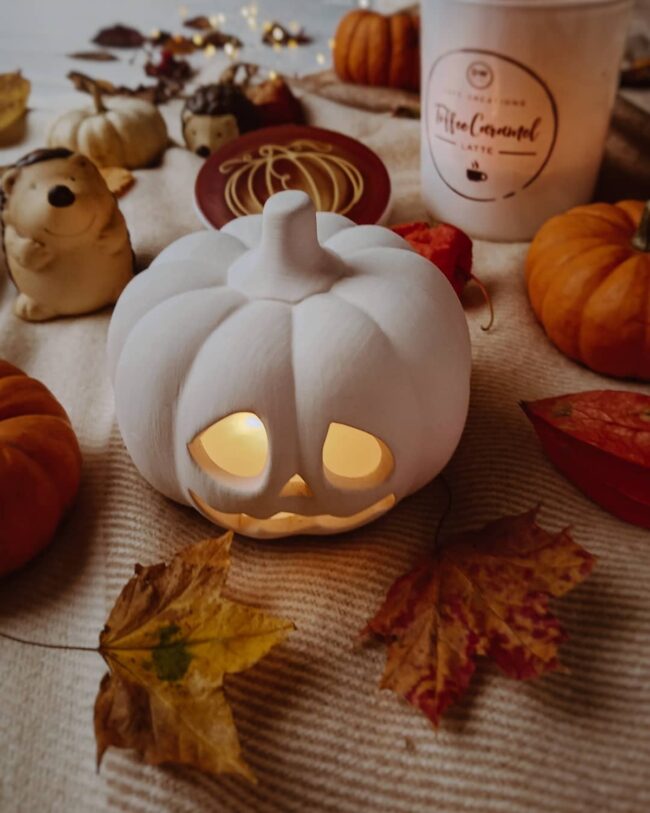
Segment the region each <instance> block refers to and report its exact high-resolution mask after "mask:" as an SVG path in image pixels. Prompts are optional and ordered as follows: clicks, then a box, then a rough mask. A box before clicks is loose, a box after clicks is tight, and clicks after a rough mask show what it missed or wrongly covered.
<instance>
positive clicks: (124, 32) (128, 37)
mask: <svg viewBox="0 0 650 813" xmlns="http://www.w3.org/2000/svg"><path fill="white" fill-rule="evenodd" d="M145 40H146V37H144V36H143V35H142V34H141V33H140V32H139V31H138V30H137V29H136V28H131V26H130V25H120V24H118V25H112V26H110V27H109V28H102V29H101V30H100V31H98V32H97V34H95V36H94V37H93V42H96V43H97V45H107V46H108V47H109V48H140V47H141V46H142V45H144V43H145Z"/></svg>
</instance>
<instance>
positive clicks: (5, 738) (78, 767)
mask: <svg viewBox="0 0 650 813" xmlns="http://www.w3.org/2000/svg"><path fill="white" fill-rule="evenodd" d="M305 100H306V104H307V106H308V108H309V113H310V119H311V121H312V123H314V124H318V125H321V126H324V127H332V128H336V129H343V130H345V131H346V132H348V133H350V134H352V135H354V136H356V137H358V138H360V139H361V140H363V141H364V142H365V143H366V144H367V145H368V146H369V147H371V148H372V149H374V150H376V151H377V152H378V153H379V154H380V155H381V156H382V158H383V159H384V161H385V162H386V164H387V166H388V168H389V170H390V173H391V177H392V181H393V185H394V204H395V205H394V209H393V215H392V221H393V222H399V221H403V220H406V219H411V218H416V217H421V216H423V215H424V212H423V210H422V208H421V204H420V198H419V172H418V152H419V150H418V141H419V123H418V122H417V121H410V120H399V119H395V118H391V117H389V116H387V115H380V114H377V113H369V112H367V111H360V110H354V109H352V108H349V107H342V106H341V105H340V104H338V103H335V102H333V101H331V100H325V99H323V98H322V97H319V96H316V95H309V96H307V97H306V99H305ZM166 115H167V116H168V117H169V121H170V122H177V120H178V108H177V107H176V108H175V107H174V106H173V105H172V106H171V107H170V108H169V109H168V110H167V111H166ZM36 138H37V136H36ZM616 139H619V146H618V147H617V150H618V152H617V153H616V154H617V155H618V156H623V157H622V158H621V159H620V160H619V164H620V163H622V164H623V165H624V166H626V167H627V168H628V169H629V166H630V161H629V154H628V159H626V158H625V155H624V152H621V149H622V148H621V144H622V145H623V147H625V149H629V150H632V152H634V149H635V148H634V145H633V144H632V145H631V146H630V144H629V143H628V142H626V141H625V134H624V133H623V134H621V133H617V134H615V140H616ZM621 139H622V141H621ZM611 143H613V142H611ZM615 146H616V145H615ZM630 154H631V153H630ZM614 163H616V162H614ZM199 166H200V160H199V159H198V158H196V156H193V155H191V154H190V153H188V152H187V151H185V150H183V149H180V148H177V147H176V148H172V149H170V150H169V151H168V152H167V154H166V156H165V159H164V164H163V165H162V167H160V168H159V169H156V170H146V171H141V172H138V173H136V174H137V178H138V180H137V184H136V186H135V187H134V188H133V189H132V190H131V191H130V192H129V193H128V194H127V195H126V197H124V198H123V199H122V201H121V202H120V205H121V208H122V210H123V212H124V214H125V216H126V219H127V222H128V225H129V228H130V231H131V235H132V238H133V243H134V247H135V250H136V252H137V255H138V260H139V263H140V265H146V264H147V262H148V261H149V260H150V259H151V258H152V257H153V256H155V254H156V253H157V252H158V251H159V250H160V249H161V248H162V247H164V246H165V245H167V244H168V243H169V242H170V241H172V240H174V239H175V238H177V237H179V236H180V235H183V234H185V233H187V232H189V231H193V230H195V229H197V228H199V226H200V224H199V222H198V220H197V218H196V216H195V215H194V213H193V209H192V190H193V183H194V177H195V175H196V172H197V169H198V167H199ZM634 174H635V175H636V176H637V177H638V174H639V170H636V171H635V173H634ZM525 253H526V245H521V244H519V245H494V244H488V243H477V244H476V245H475V256H476V264H475V270H476V272H477V274H479V275H480V277H481V278H482V280H483V281H484V282H485V283H486V284H487V286H488V287H489V289H490V291H491V293H492V297H493V299H494V306H495V309H496V322H495V325H494V328H493V329H492V330H491V331H490V332H489V333H484V332H482V331H481V330H480V325H481V323H482V322H483V321H484V320H485V319H486V314H485V312H484V308H483V306H482V304H481V300H480V296H479V295H478V291H477V290H473V289H472V287H471V286H470V288H469V289H468V290H467V292H466V295H465V297H464V304H465V309H466V313H467V318H468V321H469V324H470V329H471V334H472V341H473V354H474V373H473V381H472V399H471V409H470V414H469V420H468V423H467V428H466V430H465V433H464V436H463V439H462V442H461V444H460V447H459V449H458V451H457V453H456V454H455V456H454V458H453V460H452V462H451V464H450V465H449V467H448V470H447V473H446V477H447V479H448V480H449V482H450V484H451V489H452V491H453V505H452V511H451V516H450V518H449V521H448V523H447V530H448V531H449V532H452V531H454V530H461V529H468V528H472V527H476V526H479V525H481V524H483V523H485V522H486V521H488V520H490V519H493V518H496V517H498V516H500V515H503V514H506V513H515V512H520V511H523V510H525V509H527V508H529V507H531V506H534V505H536V504H537V503H540V502H541V503H542V509H541V513H540V521H541V523H542V525H544V526H545V527H547V528H549V529H552V530H558V529H560V528H562V527H564V526H567V525H571V526H572V528H573V534H574V536H575V538H576V540H577V541H578V542H579V543H581V544H582V545H584V546H585V547H586V548H588V549H589V550H590V551H592V552H593V553H594V554H596V555H597V556H598V557H599V562H598V565H597V567H596V570H595V572H594V574H593V575H592V577H591V578H589V579H588V580H587V582H586V583H585V584H584V585H582V586H581V587H579V588H578V589H576V590H575V591H574V592H573V593H571V594H570V595H569V596H568V597H567V598H566V599H564V600H563V601H562V602H561V604H560V606H559V610H558V611H559V615H560V618H561V620H562V622H563V624H564V625H565V626H566V628H567V630H568V631H569V633H570V639H569V641H568V642H567V643H566V644H565V645H564V647H563V654H562V657H563V661H564V663H565V665H566V666H567V667H568V669H569V672H568V673H566V674H559V673H558V674H553V675H552V676H550V677H545V678H543V679H541V680H537V681H533V682H522V683H518V682H514V681H510V680H507V679H506V678H504V677H503V676H502V675H501V674H500V673H499V672H498V671H497V670H496V669H495V668H493V667H492V666H490V665H488V664H487V663H485V664H482V665H481V666H480V668H479V670H478V672H477V675H476V677H475V679H474V681H473V683H472V687H471V690H470V692H469V694H468V696H467V697H466V698H465V699H464V700H463V702H462V703H460V704H459V705H457V706H456V707H454V708H453V709H452V710H451V712H450V713H449V714H448V716H447V718H446V719H445V720H444V721H443V723H442V725H441V727H440V729H439V730H438V731H434V730H433V729H432V727H431V726H430V724H429V723H428V721H427V720H426V719H425V718H424V717H423V716H422V715H420V714H418V713H417V712H416V711H415V710H414V709H412V708H411V707H409V706H407V705H406V704H405V703H403V702H401V701H399V700H398V699H397V698H396V697H395V696H393V695H392V694H389V693H387V692H382V691H380V690H379V689H378V688H377V683H378V680H379V677H380V674H381V672H382V668H383V661H384V652H383V651H382V650H381V649H380V648H373V647H370V648H367V649H355V647H354V639H355V636H356V634H357V632H358V631H359V630H360V629H361V628H362V627H363V625H364V623H365V621H366V620H367V619H368V617H369V616H370V615H371V614H372V613H373V612H374V611H375V609H376V608H377V607H378V604H379V602H380V601H381V599H382V596H383V594H384V592H385V591H386V589H387V587H388V586H389V584H390V583H391V581H392V580H393V579H394V578H395V577H396V576H398V575H399V574H400V573H402V572H404V571H405V570H406V569H408V568H409V566H410V565H411V564H413V563H414V562H415V560H416V559H417V557H418V556H419V555H420V554H422V552H424V551H425V550H426V549H427V547H428V546H430V544H431V541H432V535H433V531H434V526H435V523H436V520H437V518H438V516H439V513H440V511H441V508H442V505H443V503H444V498H443V496H442V493H441V491H440V490H439V488H438V487H436V486H435V484H434V485H433V486H431V487H429V488H427V489H425V490H424V491H423V492H421V493H419V494H417V495H415V496H414V497H411V498H410V499H408V500H406V501H405V502H404V503H403V504H401V505H400V506H398V508H397V509H396V510H394V511H392V512H391V513H389V514H388V515H386V516H385V517H384V518H383V519H381V520H380V521H378V522H376V523H375V524H373V525H370V526H368V527H366V528H363V529H361V530H359V531H356V532H354V533H350V534H347V535H344V536H341V537H336V538H332V539H323V538H318V539H310V538H301V539H296V540H293V541H285V542H282V541H280V542H277V541H276V542H256V541H252V540H248V539H237V541H236V543H235V545H234V549H233V560H234V561H233V568H232V573H231V576H230V580H229V590H230V594H231V595H232V596H233V597H234V598H235V599H237V600H240V601H243V602H247V603H250V604H253V605H256V606H258V607H262V608H264V609H266V610H269V611H271V612H273V613H277V614H280V615H282V616H285V617H288V618H292V619H293V620H294V621H295V622H296V625H297V630H296V632H295V633H294V634H292V635H291V636H290V637H289V639H288V641H287V642H286V643H285V644H283V645H281V646H280V647H278V648H277V649H276V650H274V651H273V652H272V653H271V654H270V655H269V656H268V657H267V658H266V659H264V660H263V661H262V662H261V663H260V664H259V665H258V666H256V667H255V668H253V669H252V670H250V671H249V672H246V673H245V674H242V675H240V676H237V677H233V678H232V679H231V680H229V681H228V682H227V693H228V697H229V699H230V701H231V702H232V706H233V709H234V715H235V718H236V721H237V725H238V728H239V731H240V734H241V739H242V745H243V751H244V756H245V758H246V759H247V760H248V762H249V763H250V765H251V767H252V768H253V770H254V771H255V773H256V774H257V776H258V779H259V782H258V784H257V785H252V784H249V783H247V782H245V781H242V780H239V779H233V778H228V777H227V778H223V779H220V780H215V779H210V778H207V777H205V776H202V775H200V774H197V773H194V772H191V771H189V770H180V769H156V768H151V767H147V766H145V765H142V764H141V763H140V762H139V761H138V759H137V758H135V757H134V756H133V755H131V754H129V753H122V752H117V751H110V752H109V753H108V755H107V757H106V758H105V761H104V764H103V766H102V769H101V773H99V774H98V773H96V770H95V743H94V737H93V726H92V710H93V701H94V697H95V694H96V691H97V688H98V684H99V680H100V678H101V676H102V674H103V672H104V671H105V667H104V664H103V663H102V661H101V659H100V658H99V657H98V656H97V655H95V654H92V653H80V652H58V651H48V650H43V649H34V648H27V647H25V646H20V645H18V644H14V643H10V642H8V641H2V640H0V810H1V811H3V813H17V812H18V811H19V812H20V813H38V812H40V811H61V812H63V811H65V812H66V813H67V812H74V813H76V811H83V813H92V812H94V811H96V812H97V813H100V811H101V812H102V813H103V812H104V811H113V810H121V811H134V813H135V811H138V812H139V813H159V811H169V812H170V813H171V811H173V812H174V813H190V811H237V813H250V811H264V813H270V812H271V811H274V812H277V813H285V812H286V811H295V812H296V813H305V812H306V811H310V813H320V811H336V813H358V812H359V811H391V812H392V811H395V812H397V811H400V812H401V813H419V812H420V811H422V813H424V811H427V812H429V811H436V813H457V812H458V813H460V811H466V812H467V813H470V811H475V813H488V812H489V811H499V813H641V811H644V810H648V809H650V590H649V588H648V584H649V583H650V538H649V535H648V534H647V533H644V532H643V531H641V530H640V529H638V528H634V527H632V526H630V525H626V524H625V523H623V522H620V521H618V520H617V519H614V518H613V517H611V516H609V515H608V514H606V513H605V512H604V511H602V510H601V509H600V508H598V507H597V506H596V505H594V504H593V503H591V502H590V501H589V500H588V499H586V498H585V497H584V496H582V494H581V493H579V492H578V491H577V490H576V489H574V488H573V487H572V486H571V485H570V484H569V483H568V482H567V481H566V480H564V479H563V477H562V476H561V475H560V474H558V473H557V471H556V470H555V469H554V468H553V467H552V466H551V464H550V463H549V462H548V461H547V460H546V458H545V457H544V455H543V453H542V451H541V449H540V447H539V444H538V442H537V440H536V437H535V435H534V433H533V431H532V429H531V427H530V425H529V424H528V422H527V420H526V418H525V417H524V415H523V413H522V412H521V410H520V408H519V406H518V400H519V399H526V400H531V399H536V398H541V397H545V396H551V395H554V394H561V393H566V392H572V391H577V390H586V389H595V388H603V387H615V388H631V389H637V390H639V391H645V392H648V391H649V390H648V388H644V387H642V386H641V385H633V384H625V383H620V382H613V381H611V380H607V379H605V378H602V377H600V376H598V375H596V374H594V373H591V372H589V371H588V370H586V369H583V368H582V367H580V366H577V365H576V364H574V363H573V362H571V361H569V360H568V359H566V358H565V357H563V356H562V355H560V354H559V353H558V352H557V351H556V350H555V349H554V348H553V347H552V346H551V345H550V344H549V342H548V341H547V340H546V338H545V336H544V334H543V332H542V330H541V329H540V327H539V326H538V325H537V323H536V322H535V319H534V318H533V315H532V313H531V310H530V307H529V305H528V301H527V298H526V294H525V289H524V281H523V271H522V269H523V261H524V256H525ZM14 296H15V291H14V288H13V286H12V284H11V282H10V281H9V280H8V279H7V278H6V275H4V274H3V276H2V278H1V282H0V356H1V357H4V358H6V359H8V360H9V361H11V362H12V363H14V364H16V365H18V366H20V367H22V368H23V369H25V370H26V371H28V372H29V373H30V374H31V375H33V376H35V377H37V378H40V379H42V380H43V381H44V382H45V383H46V384H47V386H48V387H50V388H51V389H52V391H53V392H54V393H55V395H56V396H57V397H58V398H59V399H60V400H61V402H62V403H63V404H64V406H65V408H66V409H67V410H68V412H69V414H70V417H71V419H72V422H73V424H74V427H75V430H76V432H77V434H78V436H79V440H80V443H81V447H82V451H83V456H84V468H83V481H82V486H81V491H80V494H79V497H78V500H77V503H76V506H75V508H74V511H73V512H72V514H71V515H70V517H69V519H68V520H67V522H66V523H65V525H64V526H63V527H62V529H61V531H60V533H59V535H58V537H57V539H56V541H55V542H54V543H53V544H52V545H51V547H50V548H49V549H48V550H47V551H46V552H45V553H44V554H43V555H41V556H40V557H39V558H38V559H37V560H36V561H34V562H33V563H32V564H31V565H30V566H28V567H27V568H25V569H24V570H23V571H22V572H19V573H17V574H15V575H14V576H12V577H10V578H8V579H5V580H4V581H2V583H1V584H0V629H2V630H4V631H7V632H11V633H13V634H14V635H19V636H23V637H26V638H31V639H37V640H40V641H50V642H57V643H66V642H67V643H70V644H81V645H94V644H95V643H96V641H97V636H98V633H99V630H100V629H101V627H102V625H103V623H104V620H105V618H106V615H107V613H108V611H109V609H110V607H111V606H112V604H113V602H114V600H115V598H116V596H117V594H118V593H119V591H120V589H121V587H122V585H123V584H124V582H125V581H126V580H127V579H128V578H129V576H130V575H131V573H132V569H133V565H134V563H136V562H141V563H143V564H151V563H153V562H156V561H159V560H161V559H164V558H165V557H169V556H170V555H171V554H173V553H174V551H177V550H178V549H179V548H180V547H181V546H183V545H186V544H188V543H190V542H193V541H196V540H199V539H201V538H204V537H206V536H208V535H211V534H214V533H215V529H214V527H213V526H211V525H210V524H209V523H208V522H207V521H206V520H204V519H202V518H201V517H200V516H199V515H198V514H197V513H196V512H194V511H192V510H190V509H187V508H183V507H180V506H178V505H176V504H174V503H172V502H169V501H168V500H166V499H165V498H163V497H162V496H160V495H159V494H157V493H156V492H154V491H153V490H152V489H151V488H150V487H149V486H148V485H147V484H146V483H145V482H144V481H143V480H142V478H141V477H140V476H139V474H138V472H137V471H136V469H135V468H134V466H133V464H132V463H131V461H130V459H129V456H128V454H127V453H126V451H125V448H124V446H123V444H122V440H121V438H120V434H119V431H118V429H117V426H116V423H115V415H114V407H113V396H112V392H111V386H110V383H109V380H108V376H107V371H106V363H105V338H106V330H107V326H108V322H109V319H110V313H108V312H104V313H100V314H97V315H93V316H87V317H83V318H77V319H68V320H61V321H58V322H53V323H49V324H37V325H34V324H26V323H24V322H22V321H20V320H19V319H17V318H16V317H15V316H14V315H13V314H12V312H11V304H12V301H13V298H14ZM179 341H182V337H179ZM440 352H444V349H441V351H440ZM386 386H390V383H389V382H386ZM424 440H425V439H423V441H424Z"/></svg>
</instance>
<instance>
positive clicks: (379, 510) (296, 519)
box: [189, 489, 395, 539]
mask: <svg viewBox="0 0 650 813" xmlns="http://www.w3.org/2000/svg"><path fill="white" fill-rule="evenodd" d="M189 494H190V497H191V498H192V502H193V503H194V505H195V506H196V507H197V508H198V510H199V511H200V512H201V513H202V514H203V515H204V516H206V517H208V519H211V520H212V522H214V523H216V524H217V525H221V526H222V527H223V528H229V529H230V530H232V531H238V532H239V533H242V534H246V535H248V536H256V537H258V538H259V539H273V538H274V537H278V536H287V535H288V534H296V533H305V534H335V533H341V532H343V531H350V530H352V529H353V528H356V527H358V526H359V525H364V524H365V523H367V522H372V520H374V519H377V518H378V517H380V516H381V515H382V514H384V513H386V511H388V510H389V509H390V508H392V507H393V505H395V495H394V494H387V495H386V496H385V497H382V498H381V499H380V500H377V502H375V503H373V504H372V505H369V506H368V507H367V508H364V509H363V510H362V511H358V512H357V513H356V514H351V515H350V516H347V517H337V516H334V515H333V514H313V515H309V514H293V513H290V512H288V511H279V512H278V513H277V514H273V516H271V517H267V518H258V517H252V516H250V515H249V514H227V513H225V512H224V511H219V510H218V509H216V508H213V507H212V506H211V505H208V503H206V502H205V500H202V499H201V497H199V496H198V495H197V494H195V493H194V492H193V491H192V490H191V489H190V492H189Z"/></svg>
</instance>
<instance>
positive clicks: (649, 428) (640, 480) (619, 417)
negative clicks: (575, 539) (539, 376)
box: [521, 390, 650, 528]
mask: <svg viewBox="0 0 650 813" xmlns="http://www.w3.org/2000/svg"><path fill="white" fill-rule="evenodd" d="M521 406H522V409H523V410H524V412H525V413H526V415H527V416H528V418H529V419H530V421H531V423H532V424H533V426H534V428H535V431H536V432H537V434H538V435H539V439H540V440H541V442H542V446H543V448H544V451H545V452H546V455H547V456H548V458H549V459H550V460H551V462H552V463H554V464H555V466H557V468H558V469H559V470H560V471H561V472H562V474H564V475H565V476H566V477H568V479H569V480H571V482H572V483H574V484H575V485H576V486H577V487H578V488H579V489H580V490H581V491H583V492H584V493H585V494H586V495H587V496H588V497H591V499H592V500H594V502H596V503H598V505H600V506H601V507H602V508H604V509H605V510H606V511H610V512H611V513H612V514H614V515H615V516H617V517H619V518H620V519H624V520H625V521H626V522H631V523H633V524H634V525H640V526H641V527H642V528H650V396H647V395H642V394H641V393H638V392H619V391H617V390H594V391H592V392H579V393H575V394H572V395H562V396H559V397H557V398H545V399H543V400H541V401H530V402H523V403H522V404H521Z"/></svg>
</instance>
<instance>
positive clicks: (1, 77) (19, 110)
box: [0, 71, 31, 131]
mask: <svg viewBox="0 0 650 813" xmlns="http://www.w3.org/2000/svg"><path fill="white" fill-rule="evenodd" d="M30 89H31V83H30V82H29V80H27V79H25V77H24V76H22V75H21V73H20V71H16V72H15V73H2V74H0V131H2V130H6V129H7V128H8V127H10V126H11V125H12V124H14V122H16V121H18V119H19V118H20V117H21V116H22V115H23V113H24V112H25V110H26V109H27V99H28V97H29V91H30Z"/></svg>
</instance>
